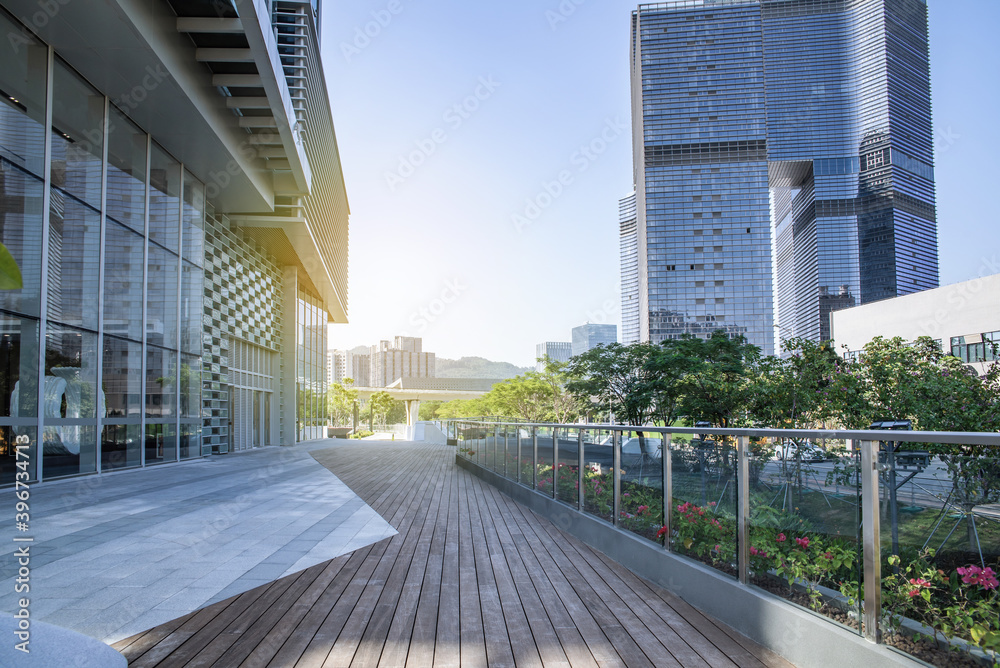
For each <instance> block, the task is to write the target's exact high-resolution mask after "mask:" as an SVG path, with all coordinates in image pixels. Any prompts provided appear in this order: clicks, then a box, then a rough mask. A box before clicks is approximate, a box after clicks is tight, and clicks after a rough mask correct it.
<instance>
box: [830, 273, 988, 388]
mask: <svg viewBox="0 0 1000 668" xmlns="http://www.w3.org/2000/svg"><path fill="white" fill-rule="evenodd" d="M831 320H832V324H831V332H832V335H833V339H834V341H835V342H836V345H837V350H838V352H841V353H843V346H847V349H848V350H850V351H858V350H861V348H863V347H864V345H865V344H866V343H868V342H869V341H871V340H872V339H874V338H875V337H876V336H882V337H885V338H892V337H895V336H899V337H902V338H903V339H906V340H907V341H913V340H915V339H916V338H918V337H920V336H929V337H931V338H932V339H940V340H941V346H942V348H943V350H944V351H945V352H950V350H951V337H953V336H967V335H969V334H983V333H986V332H995V331H998V330H1000V274H994V275H992V276H984V277H982V278H976V279H973V280H971V281H965V282H963V283H955V284H953V285H946V286H944V287H941V288H936V289H934V290H926V291H924V292H917V293H914V294H912V295H906V296H904V297H897V298H895V299H886V300H884V301H880V302H873V303H871V304H865V305H864V306H856V307H854V308H850V309H844V310H843V311H835V312H834V313H833V314H832V315H831ZM974 366H975V367H976V368H977V370H979V371H980V373H982V372H983V371H984V367H985V365H984V364H976V365H974Z"/></svg>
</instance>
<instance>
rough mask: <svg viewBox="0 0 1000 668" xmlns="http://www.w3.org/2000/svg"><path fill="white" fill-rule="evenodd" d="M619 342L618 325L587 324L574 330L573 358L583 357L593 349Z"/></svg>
mask: <svg viewBox="0 0 1000 668" xmlns="http://www.w3.org/2000/svg"><path fill="white" fill-rule="evenodd" d="M617 342H618V326H617V325H598V324H594V323H589V322H588V323H587V324H586V325H580V326H579V327H574V328H573V349H572V353H573V356H574V357H576V356H577V355H582V354H583V353H585V352H587V351H588V350H590V349H591V348H596V347H597V346H602V345H607V344H609V343H617Z"/></svg>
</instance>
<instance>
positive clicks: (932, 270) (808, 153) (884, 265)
mask: <svg viewBox="0 0 1000 668" xmlns="http://www.w3.org/2000/svg"><path fill="white" fill-rule="evenodd" d="M632 110H633V154H634V164H635V169H634V177H635V182H636V206H637V219H638V221H637V223H638V224H637V236H638V247H639V248H638V255H639V272H638V273H639V299H640V310H639V320H640V337H641V338H642V339H643V340H653V341H660V340H663V339H665V338H672V337H676V336H679V335H681V334H684V333H694V334H707V333H709V332H711V331H713V330H716V329H723V330H725V331H727V332H729V333H730V334H737V333H740V334H745V335H746V336H747V338H748V339H749V340H750V341H751V342H752V343H754V344H756V345H758V346H760V347H761V348H762V349H763V350H764V352H765V353H770V352H772V351H773V350H774V341H775V340H776V338H788V337H791V336H804V337H807V338H812V339H820V338H828V337H829V313H830V312H831V311H833V310H837V309H840V308H844V307H847V306H851V305H854V304H856V303H867V302H871V301H876V300H879V299H884V298H887V297H893V296H896V295H902V294H907V293H910V292H916V291H919V290H925V289H928V288H933V287H935V286H937V284H938V271H937V226H936V216H935V210H934V173H933V166H932V162H933V156H932V136H931V111H930V75H929V61H928V49H927V7H926V4H925V3H924V2H923V0H822V1H816V0H726V1H725V2H720V1H716V2H709V1H708V0H672V1H667V2H660V3H656V4H649V5H640V6H639V8H638V10H637V11H635V12H633V15H632ZM772 238H773V244H772ZM772 245H773V249H772ZM775 316H776V317H775ZM776 335H777V336H776Z"/></svg>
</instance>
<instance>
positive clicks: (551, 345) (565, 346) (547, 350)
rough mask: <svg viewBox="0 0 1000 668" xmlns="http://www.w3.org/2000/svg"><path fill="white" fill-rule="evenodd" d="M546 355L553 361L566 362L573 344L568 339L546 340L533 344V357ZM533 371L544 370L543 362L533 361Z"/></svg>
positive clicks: (538, 358) (570, 355) (571, 352)
mask: <svg viewBox="0 0 1000 668" xmlns="http://www.w3.org/2000/svg"><path fill="white" fill-rule="evenodd" d="M546 355H548V357H549V359H550V360H552V361H553V362H568V361H569V358H570V357H572V355H573V344H572V343H570V342H569V341H546V342H545V343H539V344H538V345H537V346H535V359H536V360H540V359H542V358H543V357H545V356H546ZM535 371H537V372H539V373H541V372H542V371H545V364H544V363H542V362H538V361H536V362H535Z"/></svg>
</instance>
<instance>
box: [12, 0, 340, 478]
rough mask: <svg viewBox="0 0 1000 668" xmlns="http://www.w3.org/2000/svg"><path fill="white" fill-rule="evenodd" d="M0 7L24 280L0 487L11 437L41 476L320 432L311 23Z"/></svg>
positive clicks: (124, 5) (320, 294) (326, 181)
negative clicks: (22, 443) (25, 446)
mask: <svg viewBox="0 0 1000 668" xmlns="http://www.w3.org/2000/svg"><path fill="white" fill-rule="evenodd" d="M0 5H2V6H0V31H2V33H3V34H4V35H5V36H7V37H8V39H5V43H4V45H3V47H0V242H2V243H3V244H4V245H5V246H6V247H7V248H8V249H9V250H10V251H11V253H12V254H13V256H14V258H15V259H16V260H17V262H18V265H19V266H20V269H21V272H22V275H23V278H24V287H23V289H21V290H13V291H0V484H6V483H11V482H13V481H14V474H15V470H16V469H15V457H14V448H13V445H14V442H15V440H16V439H18V438H20V439H22V440H24V439H26V440H27V441H28V443H30V452H29V454H30V457H29V460H28V461H29V462H30V475H31V478H32V479H35V480H43V479H51V478H55V477H60V476H68V475H78V474H88V473H100V472H103V471H108V470H113V469H121V468H129V467H139V466H149V465H153V464H159V463H165V462H175V461H179V460H183V459H189V458H193V457H200V456H202V455H203V454H208V453H211V452H213V451H214V452H227V451H230V450H233V449H244V448H251V447H256V446H263V445H277V444H291V443H294V442H295V441H296V440H302V439H307V438H315V437H319V436H321V435H323V434H322V427H323V425H324V424H325V419H324V416H325V412H326V409H325V404H326V401H325V393H326V356H325V355H326V347H327V346H326V328H327V323H328V322H330V321H340V322H343V321H345V320H346V308H347V302H346V290H347V285H346V281H347V268H346V260H347V215H348V210H347V199H346V194H345V190H344V185H343V178H342V174H341V171H340V161H339V156H338V153H337V148H336V139H335V136H334V134H333V122H332V119H331V117H330V110H329V103H328V99H327V92H326V88H325V82H324V80H323V77H322V68H321V64H320V62H319V51H318V34H317V23H316V21H317V14H316V10H317V8H316V7H314V6H313V5H311V4H310V3H309V2H272V3H270V4H269V5H268V10H267V12H266V13H258V12H263V10H264V5H262V4H256V3H249V2H238V3H230V2H218V0H215V1H212V2H208V1H206V2H202V1H200V0H184V1H181V0H154V1H153V2H148V1H145V2H138V1H136V2H133V1H130V0H120V1H115V2H110V3H101V4H98V5H95V4H93V3H65V4H58V3H53V4H52V5H51V6H49V7H50V9H51V11H39V7H40V5H37V4H36V3H32V2H20V1H18V0H2V2H0ZM47 6H48V5H47ZM19 17H20V18H19Z"/></svg>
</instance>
